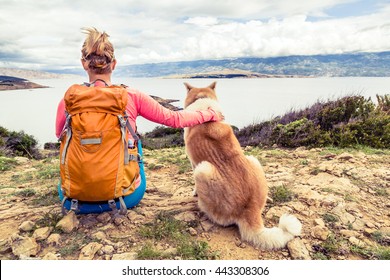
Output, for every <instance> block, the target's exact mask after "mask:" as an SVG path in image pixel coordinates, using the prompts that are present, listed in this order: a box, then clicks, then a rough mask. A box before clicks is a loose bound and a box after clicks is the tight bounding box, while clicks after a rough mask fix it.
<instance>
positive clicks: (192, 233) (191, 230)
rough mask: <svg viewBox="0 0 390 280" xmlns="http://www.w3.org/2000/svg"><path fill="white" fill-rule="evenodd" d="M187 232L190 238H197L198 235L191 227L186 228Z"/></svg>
mask: <svg viewBox="0 0 390 280" xmlns="http://www.w3.org/2000/svg"><path fill="white" fill-rule="evenodd" d="M188 232H189V233H190V235H191V236H197V235H198V232H197V231H196V229H194V228H193V227H190V228H188Z"/></svg>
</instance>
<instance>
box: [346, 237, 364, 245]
mask: <svg viewBox="0 0 390 280" xmlns="http://www.w3.org/2000/svg"><path fill="white" fill-rule="evenodd" d="M348 241H349V242H350V243H351V244H352V245H355V246H358V247H361V248H364V247H365V246H366V244H365V243H364V242H363V241H361V240H359V239H357V238H356V237H355V236H351V237H350V238H349V239H348Z"/></svg>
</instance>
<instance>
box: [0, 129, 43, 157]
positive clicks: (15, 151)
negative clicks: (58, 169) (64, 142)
mask: <svg viewBox="0 0 390 280" xmlns="http://www.w3.org/2000/svg"><path fill="white" fill-rule="evenodd" d="M37 145H38V141H37V140H36V139H35V138H34V136H32V135H28V134H26V133H25V132H24V131H20V132H16V131H8V130H7V129H5V128H3V127H0V148H1V151H2V152H1V153H2V154H4V155H12V156H26V157H29V158H36V159H38V158H40V157H41V156H40V154H39V152H38V148H37Z"/></svg>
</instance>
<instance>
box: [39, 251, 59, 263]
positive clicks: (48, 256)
mask: <svg viewBox="0 0 390 280" xmlns="http://www.w3.org/2000/svg"><path fill="white" fill-rule="evenodd" d="M42 260H52V261H56V260H58V256H57V255H56V254H54V253H51V252H49V253H47V254H46V255H44V256H43V258H42Z"/></svg>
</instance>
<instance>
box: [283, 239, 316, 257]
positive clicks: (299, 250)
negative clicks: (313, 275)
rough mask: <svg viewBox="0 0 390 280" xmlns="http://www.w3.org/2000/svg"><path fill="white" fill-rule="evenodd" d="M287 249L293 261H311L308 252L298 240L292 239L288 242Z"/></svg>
mask: <svg viewBox="0 0 390 280" xmlns="http://www.w3.org/2000/svg"><path fill="white" fill-rule="evenodd" d="M287 248H288V250H289V252H290V255H291V257H292V258H293V259H294V260H311V257H310V254H309V251H308V250H307V248H306V246H305V244H303V242H302V240H301V239H300V238H294V239H293V240H291V241H290V242H288V243H287Z"/></svg>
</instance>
